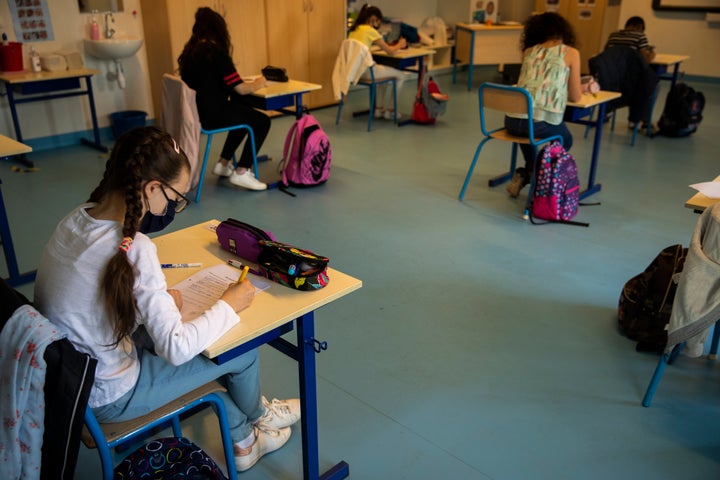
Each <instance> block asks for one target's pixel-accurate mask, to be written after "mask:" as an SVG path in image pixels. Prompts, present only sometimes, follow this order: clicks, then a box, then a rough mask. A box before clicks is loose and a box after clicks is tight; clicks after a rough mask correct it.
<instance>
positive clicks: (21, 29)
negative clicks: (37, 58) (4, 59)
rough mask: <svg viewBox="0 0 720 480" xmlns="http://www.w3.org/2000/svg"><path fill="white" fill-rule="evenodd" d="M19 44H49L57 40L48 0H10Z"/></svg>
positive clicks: (9, 4)
mask: <svg viewBox="0 0 720 480" xmlns="http://www.w3.org/2000/svg"><path fill="white" fill-rule="evenodd" d="M8 6H9V7H10V15H11V16H12V24H13V29H14V30H15V38H16V39H17V41H18V42H48V41H51V40H54V39H55V36H54V35H53V29H52V21H51V20H50V10H49V9H48V4H47V0H8Z"/></svg>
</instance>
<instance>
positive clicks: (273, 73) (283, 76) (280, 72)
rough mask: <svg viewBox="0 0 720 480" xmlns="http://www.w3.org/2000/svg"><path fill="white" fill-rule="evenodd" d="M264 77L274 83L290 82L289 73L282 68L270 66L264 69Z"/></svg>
mask: <svg viewBox="0 0 720 480" xmlns="http://www.w3.org/2000/svg"><path fill="white" fill-rule="evenodd" d="M262 74H263V76H264V77H265V78H266V79H268V80H270V81H273V82H287V81H288V80H289V78H288V76H287V72H286V71H285V69H284V68H282V67H273V66H272V65H268V66H267V67H265V68H263V69H262Z"/></svg>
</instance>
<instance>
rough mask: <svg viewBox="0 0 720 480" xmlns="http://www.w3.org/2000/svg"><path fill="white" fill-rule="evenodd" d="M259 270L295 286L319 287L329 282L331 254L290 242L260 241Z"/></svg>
mask: <svg viewBox="0 0 720 480" xmlns="http://www.w3.org/2000/svg"><path fill="white" fill-rule="evenodd" d="M260 247H261V249H262V250H260V256H259V257H258V267H259V270H260V271H259V274H260V275H262V276H264V277H265V278H268V279H270V280H272V281H273V282H277V283H279V284H281V285H285V286H286V287H290V288H294V289H295V290H318V289H320V288H322V287H324V286H325V285H327V284H328V282H329V281H330V279H329V278H328V273H327V266H328V262H329V261H330V260H329V259H328V258H327V257H323V256H322V255H317V254H315V253H313V252H311V251H310V250H304V249H302V248H298V247H294V246H292V245H289V244H287V243H281V242H273V241H270V240H261V241H260Z"/></svg>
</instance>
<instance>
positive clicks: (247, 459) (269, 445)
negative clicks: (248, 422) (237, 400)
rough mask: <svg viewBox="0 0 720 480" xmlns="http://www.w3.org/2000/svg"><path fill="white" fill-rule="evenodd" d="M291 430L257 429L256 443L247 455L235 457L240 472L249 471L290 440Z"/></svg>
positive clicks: (236, 466)
mask: <svg viewBox="0 0 720 480" xmlns="http://www.w3.org/2000/svg"><path fill="white" fill-rule="evenodd" d="M290 433H292V432H291V431H290V428H282V429H280V430H263V429H262V428H258V427H255V443H253V444H252V447H250V449H251V450H250V453H248V454H247V455H235V468H236V469H237V471H238V472H244V471H246V470H249V469H250V468H251V467H252V466H253V465H255V464H256V463H257V461H258V460H260V458H262V456H263V455H265V454H266V453H270V452H274V451H275V450H277V449H278V448H280V447H282V446H283V445H285V443H287V441H288V440H290Z"/></svg>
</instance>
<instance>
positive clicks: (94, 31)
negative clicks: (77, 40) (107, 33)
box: [90, 10, 100, 40]
mask: <svg viewBox="0 0 720 480" xmlns="http://www.w3.org/2000/svg"><path fill="white" fill-rule="evenodd" d="M96 13H97V10H93V12H92V20H91V21H90V39H92V40H100V25H98V22H97V18H95V14H96Z"/></svg>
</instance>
